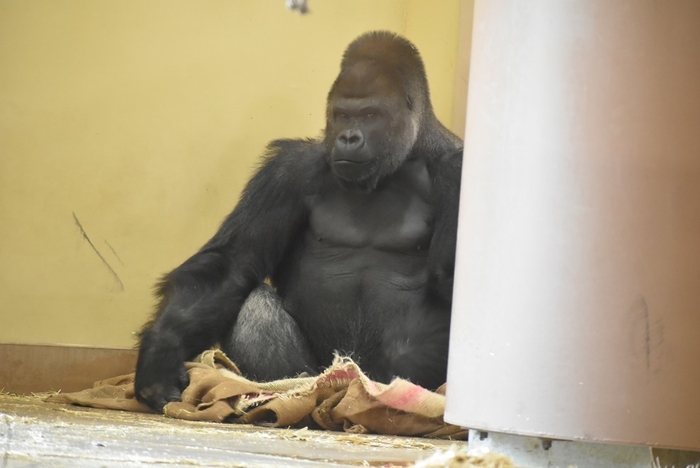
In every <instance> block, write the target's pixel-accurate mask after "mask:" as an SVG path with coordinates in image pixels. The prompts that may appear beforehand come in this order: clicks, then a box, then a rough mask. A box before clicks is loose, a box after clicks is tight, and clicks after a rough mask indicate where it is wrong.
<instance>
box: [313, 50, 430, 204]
mask: <svg viewBox="0 0 700 468" xmlns="http://www.w3.org/2000/svg"><path fill="white" fill-rule="evenodd" d="M403 90H404V85H403V82H402V80H401V78H400V76H399V75H398V74H396V73H391V70H387V69H386V68H384V67H382V66H381V65H378V64H376V63H374V62H360V63H357V64H355V65H353V66H352V67H350V68H349V69H347V70H343V71H342V72H341V74H340V76H339V77H338V79H337V80H336V82H335V84H334V85H333V88H332V89H331V92H330V94H329V97H328V110H327V124H326V135H325V142H326V145H327V148H328V154H329V157H330V160H329V163H330V165H331V168H332V171H333V173H334V174H335V176H336V177H337V178H338V180H339V181H340V182H341V183H342V184H343V186H345V187H346V188H348V189H352V190H361V191H370V190H373V189H374V188H375V187H376V185H377V183H378V181H379V180H380V179H381V178H382V177H385V176H387V175H389V174H391V173H393V172H394V171H395V170H396V169H398V168H399V167H400V166H401V164H402V163H403V162H404V160H405V159H406V156H408V154H409V152H410V150H411V148H412V147H413V144H414V143H415V141H416V136H417V133H418V122H417V120H418V119H417V118H416V116H414V115H413V109H412V102H411V98H410V96H408V95H407V94H406V93H405V92H404V91H403Z"/></svg>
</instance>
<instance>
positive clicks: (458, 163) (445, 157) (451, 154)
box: [428, 147, 464, 172]
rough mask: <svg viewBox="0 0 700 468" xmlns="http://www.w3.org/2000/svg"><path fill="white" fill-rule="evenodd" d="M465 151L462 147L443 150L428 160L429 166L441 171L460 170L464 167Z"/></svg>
mask: <svg viewBox="0 0 700 468" xmlns="http://www.w3.org/2000/svg"><path fill="white" fill-rule="evenodd" d="M463 151H464V150H463V149H462V147H459V148H457V149H449V150H446V151H443V152H442V153H440V154H438V155H436V157H435V158H433V159H432V160H430V161H429V162H428V165H429V168H430V167H431V166H432V169H433V170H434V171H439V172H442V171H450V170H460V169H461V168H462V153H463Z"/></svg>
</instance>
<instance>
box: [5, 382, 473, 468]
mask: <svg viewBox="0 0 700 468" xmlns="http://www.w3.org/2000/svg"><path fill="white" fill-rule="evenodd" d="M455 443H457V444H460V445H462V446H465V445H466V442H450V441H437V440H430V439H417V438H408V437H387V436H372V435H350V434H344V433H333V432H325V431H313V430H307V429H301V430H290V429H266V428H260V427H254V426H242V425H229V424H216V423H201V422H189V421H181V420H175V419H171V418H166V417H164V416H160V415H152V414H135V413H127V412H120V411H112V410H100V409H93V408H81V407H76V406H67V405H58V404H53V403H44V402H42V401H41V398H39V397H31V396H12V395H7V394H0V447H2V451H3V452H2V457H3V458H2V462H1V463H0V467H2V468H8V467H12V468H15V467H22V468H24V467H38V466H51V467H71V468H83V467H109V468H112V467H114V468H116V467H132V466H141V467H143V466H164V465H165V466H168V467H171V466H172V467H176V466H182V467H189V468H191V467H193V466H222V467H223V466H226V467H235V466H246V467H248V466H270V467H278V466H290V467H292V466H311V467H313V466H316V467H320V466H410V465H411V464H412V462H413V461H415V460H418V459H422V458H426V457H428V456H429V455H431V454H432V453H433V452H434V451H436V450H444V449H447V448H448V447H450V446H451V445H453V444H455Z"/></svg>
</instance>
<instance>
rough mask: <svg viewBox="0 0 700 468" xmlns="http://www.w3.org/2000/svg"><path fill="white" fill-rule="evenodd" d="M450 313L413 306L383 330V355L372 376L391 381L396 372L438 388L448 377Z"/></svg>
mask: <svg viewBox="0 0 700 468" xmlns="http://www.w3.org/2000/svg"><path fill="white" fill-rule="evenodd" d="M449 318H450V317H449V314H445V313H440V312H437V311H425V310H422V311H420V310H414V311H411V312H409V314H408V316H407V317H404V318H403V319H402V320H397V321H395V322H393V323H392V324H391V325H390V326H387V327H386V328H385V330H384V336H383V339H382V347H381V353H382V354H381V355H382V357H381V358H380V359H378V360H377V362H376V365H375V366H373V367H374V369H370V370H369V373H370V377H371V378H374V379H376V380H379V381H380V382H387V383H388V382H390V381H391V380H392V379H393V378H394V377H395V376H401V377H402V378H404V379H407V380H410V381H411V382H413V383H415V384H418V385H420V386H422V387H425V388H428V389H430V390H435V389H436V388H438V387H439V386H441V385H442V384H444V383H445V380H446V378H447V350H448V346H449V335H450V322H449ZM372 370H374V372H372Z"/></svg>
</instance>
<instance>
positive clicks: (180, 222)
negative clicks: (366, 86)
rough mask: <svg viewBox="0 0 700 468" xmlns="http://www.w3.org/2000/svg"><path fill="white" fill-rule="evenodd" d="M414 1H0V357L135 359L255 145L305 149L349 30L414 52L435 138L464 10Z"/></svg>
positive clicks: (234, 190)
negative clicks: (404, 40) (391, 38)
mask: <svg viewBox="0 0 700 468" xmlns="http://www.w3.org/2000/svg"><path fill="white" fill-rule="evenodd" d="M426 2H428V3H429V4H430V5H431V7H430V8H426V6H425V4H423V2H420V1H416V0H412V1H408V0H407V1H400V0H392V1H388V0H387V1H382V2H376V1H374V0H362V1H359V0H356V1H353V2H341V1H336V2H327V1H314V0H311V1H310V6H311V8H312V10H313V13H312V14H311V15H309V16H307V17H300V16H298V15H297V14H294V13H291V12H288V11H287V10H285V8H284V1H282V0H267V1H242V0H241V1H211V0H205V1H200V2H184V1H172V0H154V1H147V2H143V1H135V0H121V1H118V2H116V1H114V2H108V1H105V2H92V1H90V0H66V1H63V2H49V1H34V2H21V1H15V0H9V1H3V2H1V3H0V70H2V71H1V72H0V342H19V343H39V342H44V343H74V344H86V345H105V346H130V345H132V344H133V336H132V332H133V331H135V330H137V329H138V327H139V326H140V324H141V323H142V322H143V321H144V320H145V319H146V318H147V316H148V314H149V313H150V310H151V309H152V306H153V301H152V297H151V286H152V284H153V283H154V282H155V281H156V280H157V278H158V277H159V276H160V275H161V274H162V273H164V272H166V271H167V270H169V269H172V268H174V267H175V266H177V265H178V264H179V263H180V262H182V261H183V260H185V259H186V258H187V256H188V255H189V254H191V253H193V252H194V251H195V250H196V249H197V248H198V247H199V246H200V245H202V244H203V243H204V242H205V241H206V240H207V239H208V238H209V237H210V236H211V235H212V234H213V232H214V231H215V229H216V227H217V226H218V224H219V222H220V220H221V218H222V217H223V216H224V215H225V214H226V213H227V212H228V211H229V210H230V209H231V207H232V206H233V205H234V204H235V201H236V199H237V197H238V194H239V192H240V190H241V189H242V187H243V184H244V182H245V181H246V179H247V178H248V177H249V175H250V173H251V169H252V168H253V167H254V165H255V161H256V159H257V157H258V156H259V154H260V153H261V152H262V150H263V148H264V145H265V143H266V142H267V141H268V140H270V139H272V138H275V137H293V136H315V135H316V134H318V132H319V130H320V129H321V128H322V126H323V109H324V99H325V95H326V92H327V89H328V87H329V86H330V84H331V82H332V80H333V78H334V75H335V73H336V72H337V69H338V63H339V58H340V54H341V52H342V50H343V48H344V46H345V45H346V44H347V43H348V42H349V41H350V40H351V39H352V38H354V37H355V36H356V35H358V34H360V33H361V32H363V31H366V30H368V29H376V28H383V29H391V30H394V31H397V32H404V33H406V34H407V35H408V36H409V38H411V39H412V40H413V41H414V42H416V43H417V45H418V46H419V48H420V47H421V43H423V44H425V50H424V58H425V61H426V65H427V68H428V72H429V79H430V81H431V85H432V93H433V99H434V101H435V106H436V109H437V112H438V115H439V116H440V117H441V119H442V120H443V121H444V122H445V123H447V124H448V125H449V124H450V123H451V120H452V119H451V116H452V114H453V112H454V109H453V107H454V106H453V102H452V95H453V89H454V86H455V81H454V77H455V69H454V67H455V60H454V54H456V51H457V45H456V42H457V37H458V29H459V28H458V23H459V4H460V2H459V1H458V0H454V1H449V2H431V1H429V0H426ZM368 11H371V14H368ZM417 12H419V14H417ZM418 16H419V17H420V18H418ZM419 19H423V20H424V21H419ZM457 130H459V131H461V130H462V129H461V128H458V129H457Z"/></svg>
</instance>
